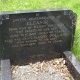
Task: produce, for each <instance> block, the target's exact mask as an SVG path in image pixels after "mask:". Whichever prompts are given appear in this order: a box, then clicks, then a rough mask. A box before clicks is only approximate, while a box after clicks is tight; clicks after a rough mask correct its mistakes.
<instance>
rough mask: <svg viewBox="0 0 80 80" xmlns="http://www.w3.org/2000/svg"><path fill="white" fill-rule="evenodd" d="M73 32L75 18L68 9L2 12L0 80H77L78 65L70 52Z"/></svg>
mask: <svg viewBox="0 0 80 80" xmlns="http://www.w3.org/2000/svg"><path fill="white" fill-rule="evenodd" d="M75 28H76V14H75V13H74V12H73V11H72V10H69V9H67V8H63V9H42V10H30V11H12V12H1V13H0V33H1V34H0V55H1V72H2V75H1V78H2V80H26V78H28V77H29V78H31V77H30V76H32V78H34V75H36V73H37V74H38V75H36V76H37V77H35V78H34V80H45V79H46V80H47V79H48V78H50V80H51V79H52V80H56V79H58V78H61V80H72V77H73V79H74V80H79V79H80V62H79V61H78V60H77V59H76V57H75V56H74V55H73V54H72V52H70V51H71V47H72V45H73V41H74V35H75ZM54 63H55V64H54ZM61 63H62V64H61ZM38 65H39V66H38ZM43 65H44V66H43ZM51 65H52V66H51ZM36 66H38V67H39V68H40V69H38V67H36ZM55 66H56V67H55ZM61 66H62V67H63V69H62V68H61ZM28 68H29V69H30V70H32V73H30V72H29V74H28V73H27V71H28V70H29V69H28ZM46 68H47V69H46ZM58 68H59V69H58ZM25 69H26V70H25ZM27 69H28V70H27ZM45 69H46V70H47V72H46V70H45ZM51 69H53V70H54V71H52V70H51ZM15 70H16V71H15ZM21 70H23V72H22V71H21ZM30 70H29V71H30ZM36 70H38V72H36ZM50 70H51V71H50ZM65 70H66V71H65ZM17 71H18V72H19V73H20V74H16V73H18V72H17ZM21 72H22V73H21ZM39 72H40V74H39ZM66 72H67V73H66ZM54 73H55V74H54ZM63 73H64V74H63ZM65 73H66V74H65ZM21 74H22V76H20V75H21ZM24 74H26V76H25V75H24ZM44 74H45V75H44ZM67 74H68V75H67ZM65 75H66V76H65ZM56 76H57V77H56ZM71 76H72V77H71ZM14 77H15V78H14ZM20 77H21V78H20ZM55 77H56V78H55ZM19 78H20V79H19ZM28 80H30V79H28ZM48 80H49V79H48Z"/></svg>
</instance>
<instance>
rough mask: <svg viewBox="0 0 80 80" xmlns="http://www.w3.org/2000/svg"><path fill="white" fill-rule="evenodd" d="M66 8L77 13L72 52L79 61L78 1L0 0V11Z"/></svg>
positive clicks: (79, 21)
mask: <svg viewBox="0 0 80 80" xmlns="http://www.w3.org/2000/svg"><path fill="white" fill-rule="evenodd" d="M62 7H67V8H69V9H71V10H73V11H74V12H75V13H77V24H76V32H75V36H74V37H75V38H74V44H73V47H72V52H73V53H74V54H75V55H76V57H78V59H80V27H79V25H80V0H45V1H43V0H0V11H12V10H27V9H39V8H62Z"/></svg>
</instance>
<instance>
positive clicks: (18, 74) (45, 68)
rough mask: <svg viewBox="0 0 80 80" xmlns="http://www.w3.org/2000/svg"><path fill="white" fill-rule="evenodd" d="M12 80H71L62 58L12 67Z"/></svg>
mask: <svg viewBox="0 0 80 80" xmlns="http://www.w3.org/2000/svg"><path fill="white" fill-rule="evenodd" d="M11 71H12V79H13V80H72V79H71V75H70V73H69V71H68V68H67V66H66V65H65V60H64V59H63V58H58V59H54V60H50V61H42V62H36V63H29V64H28V65H23V66H19V65H16V66H14V65H12V66H11Z"/></svg>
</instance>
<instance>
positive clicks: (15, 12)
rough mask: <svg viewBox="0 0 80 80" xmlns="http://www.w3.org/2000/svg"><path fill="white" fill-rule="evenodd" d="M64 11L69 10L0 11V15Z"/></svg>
mask: <svg viewBox="0 0 80 80" xmlns="http://www.w3.org/2000/svg"><path fill="white" fill-rule="evenodd" d="M64 10H70V9H68V8H45V9H31V10H13V11H2V12H0V15H5V14H19V13H35V12H47V11H64Z"/></svg>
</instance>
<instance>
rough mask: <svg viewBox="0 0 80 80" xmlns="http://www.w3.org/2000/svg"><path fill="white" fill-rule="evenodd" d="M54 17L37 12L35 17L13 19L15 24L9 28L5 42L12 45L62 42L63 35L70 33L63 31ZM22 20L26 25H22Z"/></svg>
mask: <svg viewBox="0 0 80 80" xmlns="http://www.w3.org/2000/svg"><path fill="white" fill-rule="evenodd" d="M52 18H54V16H49V17H46V16H43V17H40V14H38V13H37V14H35V17H30V18H18V19H17V18H16V19H13V20H12V23H13V24H14V25H12V26H13V27H11V26H10V27H9V29H8V30H9V35H10V36H9V39H5V41H4V42H5V43H11V45H12V46H11V47H23V46H33V45H42V44H53V43H61V42H63V40H62V37H64V36H65V37H66V36H68V33H67V32H62V31H61V28H59V26H57V24H56V23H54V20H52ZM22 22H24V23H23V24H25V25H24V26H23V25H20V24H21V23H22ZM15 23H18V24H16V25H15Z"/></svg>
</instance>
